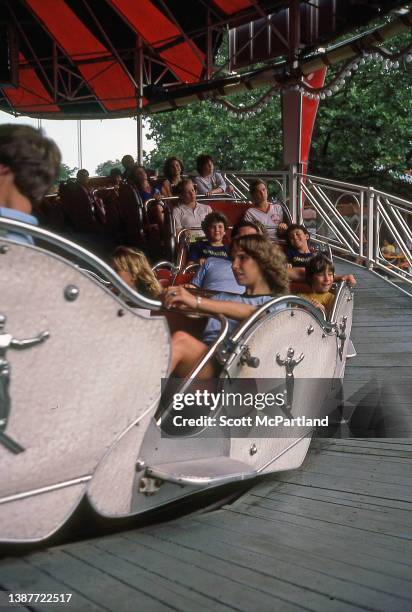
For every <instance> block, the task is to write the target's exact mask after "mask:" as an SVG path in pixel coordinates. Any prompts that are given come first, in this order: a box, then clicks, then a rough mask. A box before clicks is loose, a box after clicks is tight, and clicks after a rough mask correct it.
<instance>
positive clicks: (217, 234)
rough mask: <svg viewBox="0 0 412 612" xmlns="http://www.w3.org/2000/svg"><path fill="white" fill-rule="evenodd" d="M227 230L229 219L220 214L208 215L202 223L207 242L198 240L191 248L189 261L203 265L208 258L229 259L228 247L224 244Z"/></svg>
mask: <svg viewBox="0 0 412 612" xmlns="http://www.w3.org/2000/svg"><path fill="white" fill-rule="evenodd" d="M227 228H228V222H227V219H226V217H225V216H224V215H222V214H221V213H220V212H211V213H209V214H208V215H206V217H205V218H204V219H203V221H202V230H203V231H204V233H205V235H206V240H198V241H197V242H195V243H194V244H192V245H191V246H190V249H189V255H188V261H191V262H194V261H195V262H197V263H200V264H203V263H204V261H205V260H206V259H207V258H208V257H219V258H223V259H229V250H228V246H227V245H225V244H223V238H224V236H225V233H226V230H227Z"/></svg>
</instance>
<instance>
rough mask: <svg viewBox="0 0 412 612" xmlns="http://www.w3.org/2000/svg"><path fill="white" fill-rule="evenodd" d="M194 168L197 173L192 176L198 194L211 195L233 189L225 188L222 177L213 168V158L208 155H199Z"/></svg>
mask: <svg viewBox="0 0 412 612" xmlns="http://www.w3.org/2000/svg"><path fill="white" fill-rule="evenodd" d="M196 168H197V171H198V173H199V175H198V176H195V177H194V178H193V182H194V184H195V185H196V188H197V193H198V195H205V196H212V195H218V194H220V193H225V192H226V190H227V191H229V192H231V191H233V188H232V187H229V188H228V189H227V187H226V183H225V181H224V180H223V177H222V175H221V174H219V173H218V172H215V170H214V162H213V158H212V157H211V156H210V155H199V156H198V158H197V159H196Z"/></svg>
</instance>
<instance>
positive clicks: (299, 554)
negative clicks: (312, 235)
mask: <svg viewBox="0 0 412 612" xmlns="http://www.w3.org/2000/svg"><path fill="white" fill-rule="evenodd" d="M343 271H345V272H352V273H354V274H355V275H356V277H357V279H358V286H357V289H356V298H355V313H354V325H353V328H352V335H351V337H352V340H353V343H354V345H355V348H356V350H357V357H356V358H355V359H353V360H350V361H349V362H348V365H347V369H346V377H345V378H346V380H347V381H348V383H349V385H350V388H351V391H353V393H358V400H359V404H360V405H362V407H364V408H365V410H366V409H367V407H368V406H369V407H370V409H371V410H372V407H374V408H375V409H376V408H379V410H378V417H379V418H378V417H376V415H375V418H374V419H371V420H370V421H368V423H369V422H372V424H373V426H374V427H375V428H376V431H377V432H378V431H379V430H380V431H382V430H383V434H386V435H388V434H390V433H391V432H392V435H393V436H395V435H398V433H399V432H396V434H395V433H393V432H395V429H396V427H397V428H398V429H399V427H400V426H399V424H398V425H397V424H396V422H395V421H394V422H393V423H391V422H390V421H389V427H388V425H387V421H388V419H385V416H386V415H390V414H391V413H393V412H394V411H395V412H397V414H398V415H400V416H401V417H402V418H403V421H402V423H403V426H404V427H405V429H404V430H403V431H404V439H401V438H396V439H395V438H394V437H393V438H386V439H385V438H373V439H367V438H349V439H318V440H314V441H313V442H312V444H311V449H310V452H309V453H308V455H307V458H306V459H305V461H304V463H303V465H302V466H301V468H300V469H298V470H293V471H290V472H281V473H278V474H275V475H270V476H267V477H264V478H262V479H261V480H260V481H259V482H258V483H257V484H256V485H255V486H253V487H252V488H251V489H249V491H248V492H247V493H245V494H244V495H243V496H241V497H240V498H238V499H237V500H236V501H235V502H233V503H231V504H227V505H225V506H223V507H222V508H220V509H219V510H215V511H213V512H208V513H203V514H199V513H197V514H192V515H190V516H185V517H182V518H179V519H174V520H171V521H169V522H166V523H162V524H157V525H150V526H146V527H142V528H140V529H133V530H128V531H122V532H117V533H114V534H111V535H106V536H104V537H96V538H94V539H88V540H84V541H81V542H80V541H77V542H71V543H67V544H64V545H59V546H55V547H52V548H48V549H41V548H39V549H38V550H36V551H34V552H31V553H29V554H21V553H20V554H17V555H13V556H10V555H9V552H8V553H7V554H8V555H9V556H7V557H6V558H3V560H2V561H0V587H1V589H2V590H3V593H0V608H1V609H10V610H17V609H21V610H42V611H43V610H48V611H52V610H53V611H54V610H61V609H63V607H65V608H66V609H68V610H75V611H76V612H77V611H83V610H84V611H97V610H113V611H114V610H115V611H116V612H119V611H121V612H122V611H123V610H124V611H126V610H142V611H144V612H146V611H154V612H158V611H159V612H161V611H163V610H182V611H190V612H191V611H192V610H196V609H202V610H219V611H220V610H222V611H223V610H240V611H249V610H256V609H257V610H259V611H265V610H268V611H271V612H272V611H273V610H281V611H282V612H289V611H291V612H294V611H298V610H313V611H328V612H338V611H345V612H346V611H351V610H382V611H384V612H387V611H388V610H390V611H391V612H394V611H397V610H399V611H401V610H402V611H403V610H406V609H409V608H410V607H411V606H412V586H411V584H412V569H411V558H412V546H411V539H412V513H411V507H412V504H411V502H412V476H411V471H410V461H411V458H412V435H411V429H412V428H411V427H408V424H409V423H410V420H411V416H410V401H409V404H408V398H407V388H408V382H409V379H410V366H411V365H412V301H411V298H410V297H408V296H407V295H405V294H404V293H402V292H401V291H400V290H399V289H398V288H397V287H396V286H394V285H390V284H388V283H387V282H386V281H385V280H383V279H382V278H380V277H379V276H378V275H375V274H373V273H371V272H368V271H367V270H365V269H362V268H359V267H356V269H355V267H354V266H352V265H351V264H347V263H339V264H338V272H343ZM376 381H377V382H378V383H379V389H378V390H377V389H376V388H375V389H374V388H373V385H374V384H375V383H376ZM384 383H385V384H384ZM386 383H388V384H389V383H390V385H391V386H390V389H388V388H387V385H386ZM365 389H366V390H365ZM395 390H396V393H395ZM391 394H392V395H391ZM382 415H383V417H384V418H381V417H382ZM4 591H6V592H11V593H72V594H73V595H72V599H71V602H70V603H69V604H65V605H64V604H61V603H60V604H35V603H33V602H32V603H26V604H22V605H21V606H20V608H19V607H18V606H9V608H8V607H7V606H5V607H4V608H2V605H4V604H5V602H6V601H7V593H4Z"/></svg>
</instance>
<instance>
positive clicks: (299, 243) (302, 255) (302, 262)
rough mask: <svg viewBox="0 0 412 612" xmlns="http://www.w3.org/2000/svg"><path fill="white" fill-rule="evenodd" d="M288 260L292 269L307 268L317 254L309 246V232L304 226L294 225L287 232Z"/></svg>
mask: <svg viewBox="0 0 412 612" xmlns="http://www.w3.org/2000/svg"><path fill="white" fill-rule="evenodd" d="M286 241H287V248H286V253H285V255H286V259H287V261H288V263H289V264H290V265H291V266H292V268H296V267H297V268H305V267H306V264H307V263H308V261H309V260H310V259H312V257H313V256H314V255H316V252H315V251H314V250H313V249H312V248H311V247H310V245H309V232H308V230H307V229H306V227H305V226H304V225H298V224H297V223H293V224H292V225H289V227H288V229H287V230H286Z"/></svg>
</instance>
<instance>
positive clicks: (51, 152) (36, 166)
mask: <svg viewBox="0 0 412 612" xmlns="http://www.w3.org/2000/svg"><path fill="white" fill-rule="evenodd" d="M60 161H61V156H60V151H59V149H58V147H57V146H56V144H55V143H54V142H53V141H52V140H49V139H48V138H46V137H45V136H43V132H42V131H41V130H36V129H35V128H33V127H31V126H29V125H13V124H10V123H7V124H4V125H0V217H5V218H8V219H14V220H17V221H22V222H24V223H28V224H30V225H37V219H36V217H34V216H33V215H32V207H33V205H36V204H38V203H40V202H41V200H42V199H43V197H44V196H45V195H46V193H47V191H48V190H49V188H50V186H51V185H52V184H53V182H54V181H55V180H56V178H57V175H58V173H59V168H60ZM1 235H5V236H6V237H7V238H10V239H12V240H15V241H16V242H23V243H26V244H32V242H33V241H32V239H31V238H30V237H29V236H26V235H25V234H22V233H18V232H14V231H12V232H4V231H2V230H1V229H0V236H1Z"/></svg>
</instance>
